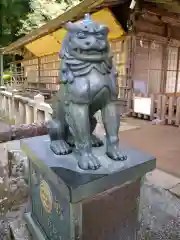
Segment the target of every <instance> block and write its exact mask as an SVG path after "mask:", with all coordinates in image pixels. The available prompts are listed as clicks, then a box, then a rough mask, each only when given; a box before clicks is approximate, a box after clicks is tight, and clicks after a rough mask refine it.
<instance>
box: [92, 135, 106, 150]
mask: <svg viewBox="0 0 180 240" xmlns="http://www.w3.org/2000/svg"><path fill="white" fill-rule="evenodd" d="M91 144H92V146H93V147H101V146H103V141H102V140H100V139H99V138H98V137H96V136H95V135H93V134H92V135H91Z"/></svg>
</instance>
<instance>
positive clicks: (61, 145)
mask: <svg viewBox="0 0 180 240" xmlns="http://www.w3.org/2000/svg"><path fill="white" fill-rule="evenodd" d="M50 148H51V150H52V151H53V152H54V153H55V154H56V155H67V154H69V153H71V152H72V149H71V147H70V146H69V145H68V144H67V143H66V142H65V141H64V140H56V141H52V142H51V145H50Z"/></svg>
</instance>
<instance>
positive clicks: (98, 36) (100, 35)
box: [96, 33, 104, 39]
mask: <svg viewBox="0 0 180 240" xmlns="http://www.w3.org/2000/svg"><path fill="white" fill-rule="evenodd" d="M96 37H97V38H98V39H103V38H104V34H103V33H97V34H96Z"/></svg>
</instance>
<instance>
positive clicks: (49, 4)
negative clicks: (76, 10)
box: [18, 0, 81, 35]
mask: <svg viewBox="0 0 180 240" xmlns="http://www.w3.org/2000/svg"><path fill="white" fill-rule="evenodd" d="M80 1H81V0H66V1H65V0H30V9H31V11H30V12H29V13H28V14H27V18H26V19H25V20H21V23H22V28H21V29H20V30H19V32H18V35H19V34H27V33H29V32H31V31H32V30H33V29H36V28H39V27H41V26H42V25H44V24H45V23H47V22H48V21H50V20H51V19H54V18H56V17H58V16H59V15H61V14H62V13H64V12H65V11H67V10H68V9H69V8H71V7H73V6H75V5H76V4H78V3H79V2H80Z"/></svg>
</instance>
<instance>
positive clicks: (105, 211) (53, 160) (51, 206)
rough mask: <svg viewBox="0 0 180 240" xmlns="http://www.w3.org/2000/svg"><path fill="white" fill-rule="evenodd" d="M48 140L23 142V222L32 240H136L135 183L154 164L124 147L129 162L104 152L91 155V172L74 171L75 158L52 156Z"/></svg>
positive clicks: (96, 149)
mask: <svg viewBox="0 0 180 240" xmlns="http://www.w3.org/2000/svg"><path fill="white" fill-rule="evenodd" d="M49 145H50V142H49V137H48V136H41V137H34V138H30V139H26V140H23V141H22V145H21V146H22V149H23V150H24V151H25V153H26V154H27V156H28V159H29V186H30V197H31V203H30V205H29V209H28V210H27V213H25V221H26V224H27V227H28V229H29V231H30V233H31V234H32V236H33V239H34V240H40V239H41V240H43V239H46V240H55V239H59V240H60V239H61V240H70V239H74V240H76V239H81V240H92V239H93V240H112V239H113V240H120V239H122V240H125V239H129V240H136V239H138V238H137V232H138V229H139V227H138V206H139V198H140V181H141V178H142V177H143V176H144V175H145V174H146V172H148V171H151V170H152V169H154V168H155V164H156V161H155V158H154V157H152V156H149V155H147V154H145V153H141V152H139V151H138V150H135V149H132V148H128V147H123V146H122V149H123V150H124V151H126V152H127V154H128V160H127V161H125V162H115V161H112V160H110V159H109V158H108V157H106V155H105V154H104V153H105V148H104V147H100V148H95V149H93V151H94V152H95V154H96V155H97V156H98V158H99V160H100V161H101V162H102V167H101V168H100V169H98V170H96V171H84V170H81V169H79V168H78V165H77V161H76V158H75V157H74V154H75V153H73V154H70V155H66V156H56V155H54V154H53V153H52V151H51V150H50V148H49Z"/></svg>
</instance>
